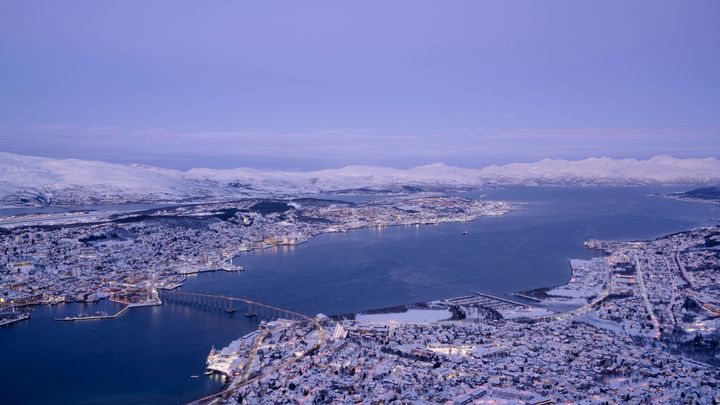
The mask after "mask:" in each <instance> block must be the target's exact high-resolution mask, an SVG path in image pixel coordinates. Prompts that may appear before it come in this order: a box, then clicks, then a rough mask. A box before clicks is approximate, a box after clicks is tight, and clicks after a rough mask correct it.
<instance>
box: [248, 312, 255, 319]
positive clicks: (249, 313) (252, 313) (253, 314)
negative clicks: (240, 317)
mask: <svg viewBox="0 0 720 405" xmlns="http://www.w3.org/2000/svg"><path fill="white" fill-rule="evenodd" d="M255 315H257V314H256V313H255V312H248V313H246V314H245V316H247V317H248V318H252V317H254V316H255Z"/></svg>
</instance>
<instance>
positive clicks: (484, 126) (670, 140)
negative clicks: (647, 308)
mask: <svg viewBox="0 0 720 405" xmlns="http://www.w3.org/2000/svg"><path fill="white" fill-rule="evenodd" d="M719 19H720V2H718V1H716V0H707V1H702V0H698V1H695V0H690V1H679V0H678V1H663V0H639V1H614V0H610V1H583V0H568V1H554V0H548V1H535V0H529V1H512V0H499V1H483V0H472V1H453V0H448V1H441V2H440V1H423V0H410V1H404V0H397V1H387V0H383V1H375V0H363V1H313V0H307V1H274V0H263V1H254V2H251V1H213V2H201V1H194V2H190V1H184V0H157V1H152V2H149V1H145V0H140V1H135V0H124V1H117V2H88V1H75V0H65V1H62V2H59V1H55V0H45V1H42V0H40V1H25V0H8V1H4V2H2V4H1V5H0V151H5V152H13V153H22V154H30V155H39V156H49V157H61V158H69V157H72V158H82V159H97V160H105V161H111V162H118V163H135V162H137V163H144V164H150V165H157V166H163V167H172V168H180V169H187V168H190V167H214V168H228V167H257V168H279V169H319V168H327V167H340V166H344V165H349V164H373V165H384V166H394V167H412V166H417V165H422V164H428V163H433V162H444V163H446V164H450V165H456V166H462V167H482V166H485V165H488V164H496V163H499V164H500V163H509V162H526V161H536V160H541V159H544V158H563V159H582V158H587V157H591V156H609V157H635V158H648V157H651V156H654V155H671V156H675V157H707V156H720V24H718V23H717V21H718V20H719Z"/></svg>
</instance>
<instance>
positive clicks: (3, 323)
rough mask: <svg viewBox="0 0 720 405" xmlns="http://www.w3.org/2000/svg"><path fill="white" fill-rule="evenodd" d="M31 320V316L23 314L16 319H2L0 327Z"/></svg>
mask: <svg viewBox="0 0 720 405" xmlns="http://www.w3.org/2000/svg"><path fill="white" fill-rule="evenodd" d="M26 319H30V314H22V315H20V316H18V317H16V318H9V319H0V326H7V325H12V324H13V323H15V322H20V321H24V320H26Z"/></svg>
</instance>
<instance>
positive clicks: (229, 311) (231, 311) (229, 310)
mask: <svg viewBox="0 0 720 405" xmlns="http://www.w3.org/2000/svg"><path fill="white" fill-rule="evenodd" d="M225 312H227V313H228V314H232V313H235V312H237V309H235V308H225Z"/></svg>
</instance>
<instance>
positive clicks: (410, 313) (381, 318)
mask: <svg viewBox="0 0 720 405" xmlns="http://www.w3.org/2000/svg"><path fill="white" fill-rule="evenodd" d="M451 317H452V313H451V312H450V310H448V309H409V310H407V311H405V312H396V313H388V314H358V315H356V316H355V320H356V321H358V322H392V321H395V322H399V323H425V322H438V321H443V320H446V319H450V318H451Z"/></svg>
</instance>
